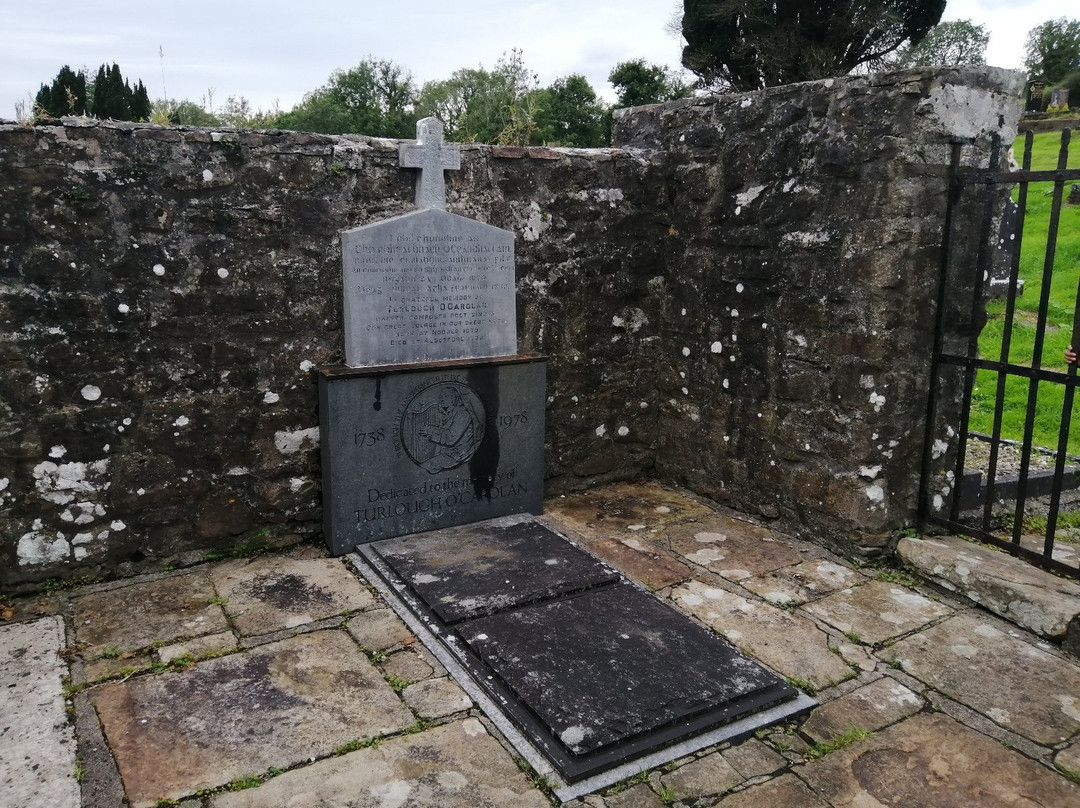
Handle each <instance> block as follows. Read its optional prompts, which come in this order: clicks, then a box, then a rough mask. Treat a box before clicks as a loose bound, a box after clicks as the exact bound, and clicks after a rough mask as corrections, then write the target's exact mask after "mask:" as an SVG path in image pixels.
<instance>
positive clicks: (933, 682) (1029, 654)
mask: <svg viewBox="0 0 1080 808" xmlns="http://www.w3.org/2000/svg"><path fill="white" fill-rule="evenodd" d="M990 619H991V618H987V617H982V616H979V615H975V614H961V615H957V616H955V617H952V618H950V619H948V620H946V621H944V622H942V623H940V624H939V625H937V626H934V627H933V628H930V629H927V630H926V631H923V632H920V633H918V634H915V635H912V636H911V637H908V638H906V639H904V640H901V641H900V642H898V643H896V645H894V646H892V647H891V648H888V649H886V650H885V651H883V652H881V656H886V655H888V656H889V658H896V659H899V660H900V662H901V664H902V665H903V669H904V671H905V672H907V673H908V674H910V675H911V676H914V677H915V678H916V679H918V680H920V681H922V682H925V683H926V684H928V685H930V686H931V687H933V688H935V689H937V690H940V691H941V692H942V693H944V694H945V695H947V696H949V697H950V698H953V699H955V700H956V701H959V702H960V703H962V704H965V705H967V706H968V707H970V708H972V709H973V710H976V711H978V712H979V713H982V714H983V715H985V716H987V717H988V718H990V719H991V720H993V721H994V722H996V723H997V724H999V725H1001V726H1002V727H1005V728H1006V729H1009V730H1012V731H1013V732H1016V733H1018V734H1020V735H1022V736H1024V737H1025V738H1028V739H1030V740H1032V741H1035V742H1036V743H1041V744H1057V743H1060V742H1062V741H1065V740H1067V739H1069V738H1070V737H1072V735H1073V734H1075V733H1076V732H1077V731H1080V668H1078V667H1077V665H1076V664H1075V663H1072V662H1068V661H1065V660H1064V659H1062V658H1061V657H1059V656H1057V655H1055V654H1051V653H1049V652H1048V651H1044V650H1042V649H1040V648H1037V647H1035V646H1034V645H1032V644H1031V643H1028V642H1025V641H1024V640H1022V639H1021V638H1020V630H1019V629H1015V630H1014V631H1011V632H1008V633H1006V632H1005V631H1002V630H1000V629H999V628H997V627H995V626H994V625H993V624H992V623H991V622H990ZM1014 635H1015V636H1014Z"/></svg>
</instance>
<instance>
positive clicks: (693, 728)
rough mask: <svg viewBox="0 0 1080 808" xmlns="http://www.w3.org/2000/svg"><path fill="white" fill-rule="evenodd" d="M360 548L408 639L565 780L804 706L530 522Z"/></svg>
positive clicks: (601, 773)
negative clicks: (411, 634) (416, 639)
mask: <svg viewBox="0 0 1080 808" xmlns="http://www.w3.org/2000/svg"><path fill="white" fill-rule="evenodd" d="M357 550H358V552H359V554H360V556H362V561H360V563H361V564H362V565H363V566H365V567H366V568H370V570H369V571H370V572H371V573H373V574H375V575H376V576H377V579H376V580H378V579H381V580H379V581H378V583H380V585H381V588H382V591H383V592H384V594H385V595H387V597H388V598H389V599H390V601H391V604H392V605H394V606H395V608H398V609H399V611H400V613H401V614H402V616H403V617H405V619H406V621H407V622H409V624H410V626H412V627H413V629H414V630H416V631H417V633H418V636H420V637H421V639H422V640H423V641H424V642H425V643H427V644H428V645H429V647H430V648H432V650H433V652H434V653H436V655H437V656H438V655H439V654H442V655H444V656H442V657H441V658H442V659H443V661H444V664H447V666H448V668H449V669H450V670H451V671H452V672H454V674H455V676H459V677H461V678H459V681H461V683H462V685H463V686H464V687H465V688H466V690H469V691H470V693H472V694H474V697H476V695H477V694H478V693H483V694H484V700H486V702H487V703H488V705H489V708H490V707H495V708H496V709H497V710H498V711H500V713H501V716H502V717H501V718H496V717H493V720H495V721H496V723H498V721H499V720H509V721H510V723H511V724H512V725H513V726H514V727H515V730H514V732H515V733H516V732H521V733H523V734H524V736H525V738H527V739H528V740H527V743H526V746H529V747H530V748H532V749H533V750H538V753H539V754H541V755H543V756H544V757H546V758H547V760H548V761H549V762H550V763H551V764H553V765H554V766H555V769H556V770H557V771H558V773H559V775H560V776H561V777H562V778H564V779H565V780H566V782H567V783H571V784H576V783H587V782H594V781H596V780H603V778H605V777H610V776H611V772H612V771H613V770H616V769H619V770H622V771H625V768H620V767H625V766H626V765H629V763H628V762H630V761H635V760H638V759H649V760H652V761H656V759H657V758H658V757H660V758H663V756H664V754H665V753H664V751H663V750H665V749H668V748H670V749H672V750H677V751H676V752H675V755H676V756H678V755H685V754H687V753H688V750H689V751H692V750H693V749H695V748H702V747H703V746H704V745H706V741H704V740H703V741H702V742H701V743H702V745H701V746H694V739H695V738H702V739H708V741H707V743H709V744H712V743H718V742H719V741H720V740H733V739H735V738H739V737H745V736H746V735H748V734H750V733H751V732H753V731H754V730H755V729H757V728H758V727H760V726H763V725H765V724H766V723H772V722H775V721H779V720H784V719H786V718H788V717H790V716H792V715H795V714H798V713H801V712H805V711H806V710H807V709H809V707H810V706H813V704H814V702H813V700H812V699H809V698H808V697H807V696H805V695H803V694H801V693H799V691H798V690H796V689H795V688H794V687H792V686H790V685H788V684H787V683H786V682H784V681H783V680H782V679H780V678H779V677H778V676H776V675H775V674H773V673H772V672H771V671H769V670H767V669H766V668H764V667H763V666H761V665H759V664H758V663H756V662H754V661H753V660H751V659H748V658H747V657H745V656H743V655H742V654H740V653H739V652H738V651H737V650H736V649H735V648H734V647H732V646H731V645H729V644H728V643H727V642H726V641H725V640H724V639H722V638H721V637H719V636H718V635H716V634H714V633H713V632H711V631H709V630H708V629H706V628H705V627H703V626H701V625H700V624H698V623H696V622H695V621H694V620H692V619H691V618H690V617H688V616H686V615H685V614H683V613H682V612H679V611H678V610H676V609H675V608H674V607H672V606H671V605H670V604H668V603H666V602H664V601H661V600H659V599H658V598H656V597H655V596H653V595H651V594H649V593H648V592H645V591H644V590H642V589H640V588H638V587H637V586H636V585H634V584H633V583H631V582H630V581H628V580H627V579H625V578H624V577H622V576H617V575H616V576H614V577H613V576H612V570H611V569H610V568H608V567H607V566H606V565H604V564H602V563H600V562H598V561H597V560H596V559H594V558H592V557H591V556H590V555H588V554H587V553H585V552H584V551H583V550H581V549H580V548H578V547H577V546H575V545H573V543H571V542H570V541H569V540H567V539H566V538H565V537H563V536H560V535H559V534H558V533H556V532H555V531H553V530H551V529H550V528H548V527H547V526H545V525H541V524H539V523H538V522H536V521H535V520H533V519H532V518H531V517H529V516H527V515H518V516H511V517H503V518H500V519H494V520H491V521H490V522H488V523H485V524H479V525H470V526H468V528H455V529H446V530H440V531H433V532H432V533H429V534H422V535H416V536H410V537H408V539H389V540H384V541H381V542H375V543H369V544H362V545H359V546H358V547H357ZM549 560H550V561H556V562H557V563H554V564H546V563H544V562H545V561H549ZM564 565H565V566H568V567H569V566H576V567H577V568H576V569H562V567H564ZM577 565H580V566H577ZM474 567H475V569H474ZM539 567H544V568H545V569H539ZM533 575H536V576H538V577H537V579H536V580H535V581H534V580H530V579H531V576H533ZM500 581H501V584H500ZM443 615H451V617H452V619H453V620H454V621H455V622H453V623H451V622H449V621H448V620H446V619H444V618H443ZM451 659H452V660H454V662H453V664H451V663H450V661H449V660H451ZM455 667H457V670H456V671H455ZM482 703H483V701H482ZM489 708H485V709H489ZM759 715H760V716H767V718H766V717H761V718H758V716H759ZM728 727H730V729H728ZM511 734H513V733H511ZM515 744H516V742H515ZM520 749H521V747H519V750H520ZM522 754H526V752H524V751H523V752H522ZM526 757H528V755H527V754H526ZM666 759H668V760H670V759H673V758H666ZM652 765H657V764H656V763H655V762H654V763H653V764H652ZM621 776H628V775H626V774H623V775H621ZM610 782H614V781H613V780H611V781H610ZM582 787H586V786H584V785H583V786H582ZM567 788H570V787H567ZM577 788H578V786H573V789H577ZM556 793H557V794H559V793H561V794H570V793H575V794H581V793H587V792H586V791H574V790H570V791H567V790H566V789H564V790H563V791H559V790H557V791H556ZM567 798H569V797H567Z"/></svg>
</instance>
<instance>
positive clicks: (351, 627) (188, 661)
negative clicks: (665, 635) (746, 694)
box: [0, 483, 1080, 808]
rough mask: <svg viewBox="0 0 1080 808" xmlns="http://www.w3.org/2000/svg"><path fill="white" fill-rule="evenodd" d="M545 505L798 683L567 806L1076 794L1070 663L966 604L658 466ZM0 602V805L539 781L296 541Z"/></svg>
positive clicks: (509, 793)
mask: <svg viewBox="0 0 1080 808" xmlns="http://www.w3.org/2000/svg"><path fill="white" fill-rule="evenodd" d="M547 506H548V511H547V515H546V516H545V517H543V519H544V520H546V521H547V522H548V523H549V524H550V525H552V526H553V527H554V528H556V529H558V530H560V531H562V532H563V533H565V534H566V535H568V536H569V537H570V538H571V539H573V540H575V541H577V542H579V543H580V544H581V546H583V547H584V548H586V549H587V550H589V551H590V552H591V553H593V554H594V555H596V556H598V557H599V558H601V559H603V560H605V561H607V562H608V563H610V564H612V565H614V566H616V567H618V568H619V569H620V570H622V571H623V572H625V573H626V574H627V575H628V576H630V577H631V578H633V579H635V580H636V581H638V582H639V583H640V584H641V585H642V586H644V587H646V588H647V589H649V590H651V591H653V592H654V593H655V594H656V595H657V596H658V597H661V598H664V599H666V600H668V601H669V602H670V603H672V604H673V605H674V606H675V607H677V608H679V609H682V610H683V611H685V612H686V613H688V614H690V615H692V616H693V617H695V618H697V619H698V620H700V621H701V622H702V623H703V624H705V625H707V626H709V627H710V628H712V629H714V630H716V631H717V632H719V633H721V634H723V635H725V636H726V637H727V638H728V639H729V640H730V641H732V642H733V643H735V644H736V645H738V646H739V647H740V648H741V649H743V650H744V651H745V652H746V653H748V654H750V655H752V656H754V657H755V658H756V659H758V660H759V661H761V662H763V663H764V664H766V665H768V666H770V667H772V668H773V669H774V670H776V671H777V672H778V673H780V674H781V675H783V676H785V677H788V678H789V680H790V681H792V682H793V683H795V684H797V685H798V686H800V687H802V688H804V689H806V690H808V691H811V692H813V693H816V697H817V698H818V700H819V701H820V702H821V706H819V707H818V708H816V709H815V710H814V711H813V712H812V713H811V714H810V715H809V716H808V717H807V718H805V719H804V720H802V721H800V722H795V723H791V724H789V725H786V726H780V727H776V728H773V729H769V730H763V731H760V732H759V733H757V734H756V735H755V737H752V738H749V739H747V740H745V741H743V742H742V743H739V744H735V745H722V746H720V747H716V748H710V749H706V750H703V751H702V752H700V753H698V754H696V755H693V756H692V757H689V758H686V759H682V760H678V761H675V762H674V763H672V764H669V765H667V766H664V767H661V768H660V769H656V770H652V771H645V772H642V773H641V774H640V775H638V776H637V777H634V778H632V779H631V780H629V781H627V782H624V783H622V784H620V785H619V786H616V787H613V788H611V789H608V790H607V791H604V792H601V793H600V794H594V795H590V796H587V797H584V798H581V799H579V800H575V801H574V802H573V803H570V805H573V806H575V808H586V806H589V807H590V808H653V807H654V806H663V805H681V806H687V807H688V808H689V807H690V806H692V807H693V808H698V806H713V805H722V806H724V808H751V807H752V806H757V807H759V808H766V807H768V808H776V807H777V806H784V808H828V807H829V806H831V808H840V806H885V805H887V806H898V807H899V806H902V807H903V808H920V807H925V808H952V806H957V807H959V806H979V807H980V808H983V807H984V806H1044V808H1050V806H1053V807H1054V808H1069V807H1070V806H1077V807H1078V808H1080V785H1077V782H1080V660H1077V659H1076V658H1074V657H1072V656H1069V655H1067V654H1064V653H1062V652H1061V651H1060V650H1059V649H1057V648H1055V647H1053V646H1052V645H1050V644H1048V643H1046V642H1043V641H1041V640H1040V639H1039V638H1038V637H1036V636H1035V635H1032V634H1029V633H1027V632H1026V631H1024V630H1022V629H1020V628H1017V627H1016V626H1014V625H1013V624H1011V623H1007V622H1004V621H1002V620H1001V619H999V618H997V617H995V616H993V615H991V614H988V613H986V612H984V611H982V610H980V609H978V608H977V607H975V606H974V605H972V604H971V603H970V602H969V601H966V600H961V599H959V598H956V597H954V596H952V595H950V594H948V593H947V592H945V591H944V590H941V591H939V590H935V589H931V588H929V587H928V586H927V585H925V584H923V583H922V582H921V581H920V580H918V579H916V578H914V577H912V576H909V575H905V574H903V573H898V572H895V571H892V570H886V569H873V568H862V569H858V568H853V567H852V566H851V565H850V564H847V563H845V562H843V561H842V560H840V559H838V558H836V557H833V556H831V555H830V554H829V553H828V552H826V551H825V550H823V549H821V548H820V547H817V546H816V545H813V544H809V543H806V542H802V541H799V540H798V539H795V538H792V537H789V536H785V535H781V534H778V533H774V532H772V531H770V530H768V529H766V528H764V527H760V526H757V525H753V524H750V523H749V522H746V521H743V520H740V519H738V518H735V517H734V516H733V515H731V514H728V513H725V512H723V511H721V510H720V509H718V508H716V507H715V506H712V505H711V504H709V503H707V502H705V501H703V500H700V499H697V498H694V497H691V496H688V495H686V494H684V493H682V492H678V491H674V490H671V489H667V488H663V487H661V486H659V485H656V484H652V483H640V484H630V483H626V484H619V485H613V486H609V487H606V488H602V489H597V490H594V491H592V492H590V493H587V494H584V495H579V496H574V497H566V498H558V499H553V500H550V501H549V502H548V503H547ZM5 614H6V615H7V620H6V622H0V684H2V687H0V694H2V695H0V805H3V806H6V807H7V808H24V807H27V808H28V807H29V806H35V807H36V806H57V808H77V807H79V806H81V807H82V808H105V807H106V806H108V807H109V808H112V807H113V806H123V805H130V806H136V807H140V806H146V807H149V806H164V805H181V806H185V808H239V807H240V806H244V807H245V808H270V807H271V806H275V807H276V806H286V805H287V806H291V807H292V808H315V806H354V807H359V806H365V807H366V806H372V807H374V806H385V807H386V808H410V807H411V808H459V807H460V808H466V807H467V808H478V807H480V806H491V807H492V808H495V807H496V806H497V807H498V808H508V807H509V808H515V807H516V806H521V807H522V808H529V807H531V806H546V805H551V804H556V802H555V801H554V800H553V799H552V798H551V797H550V796H549V794H550V792H549V791H548V790H547V789H546V788H545V784H544V783H543V782H541V781H540V779H539V778H537V777H535V776H534V775H532V774H531V773H530V772H529V771H528V767H527V766H525V765H524V764H522V763H520V762H518V761H517V758H516V756H515V754H514V753H513V752H512V751H510V748H509V746H508V745H507V744H506V743H505V742H504V741H503V740H502V739H501V737H500V736H499V733H498V730H497V729H495V728H494V726H493V725H492V724H491V723H490V722H488V720H487V718H486V717H485V716H484V715H483V714H482V713H480V712H479V711H478V710H477V709H476V708H475V707H474V706H473V704H472V703H471V701H470V699H469V698H468V696H467V695H466V694H465V693H464V691H462V690H461V688H459V687H458V685H457V684H456V683H455V682H453V680H451V679H450V678H449V677H448V676H447V674H446V672H445V671H444V670H443V669H442V668H441V666H440V665H439V663H438V662H437V661H436V660H435V659H434V658H433V657H431V655H430V654H428V652H427V651H426V650H425V649H424V648H423V647H422V646H421V645H420V644H419V643H418V642H417V641H416V639H415V638H414V637H413V636H411V634H410V632H409V630H408V629H407V628H406V626H405V625H404V624H403V623H402V622H401V621H400V620H399V619H398V618H397V617H396V616H395V615H394V613H393V612H392V611H390V609H388V608H387V606H386V605H385V604H384V603H382V602H381V601H380V600H379V598H377V597H376V596H375V595H373V594H372V590H371V588H370V587H368V586H367V585H366V582H365V581H363V580H362V579H361V578H360V577H359V576H358V575H357V574H356V572H355V571H354V570H353V569H352V568H351V567H350V566H349V564H348V562H347V561H345V560H343V559H330V558H327V557H326V554H325V552H324V551H322V550H321V549H320V548H316V547H313V546H303V547H296V548H293V549H291V550H288V551H283V552H277V553H274V554H270V555H264V556H260V557H256V558H251V559H238V560H229V561H219V562H211V563H207V564H203V565H199V566H195V567H192V568H189V569H184V570H180V571H176V572H171V573H167V574H163V575H150V576H142V577H139V578H133V579H128V580H122V581H115V582H110V583H107V584H99V585H94V586H88V587H84V588H81V589H74V590H70V591H67V592H63V593H53V594H46V595H42V596H39V597H34V598H23V599H15V600H13V601H12V602H11V603H10V604H8V606H7V608H6V609H5Z"/></svg>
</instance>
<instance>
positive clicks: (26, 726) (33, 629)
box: [0, 616, 80, 808]
mask: <svg viewBox="0 0 1080 808" xmlns="http://www.w3.org/2000/svg"><path fill="white" fill-rule="evenodd" d="M64 645H65V643H64V627H63V623H62V622H61V620H60V618H59V617H57V616H53V617H43V618H41V619H39V620H34V621H32V622H29V623H15V624H13V625H7V626H0V805H3V806H5V808H39V806H49V808H79V804H80V795H79V784H78V782H76V780H75V738H74V735H73V733H72V728H71V726H70V724H69V723H68V719H67V714H66V712H65V705H64V691H63V685H62V683H61V679H62V677H63V676H64V675H65V674H67V666H66V665H65V664H64V662H63V660H61V659H60V649H61V648H63V647H64Z"/></svg>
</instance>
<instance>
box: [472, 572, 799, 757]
mask: <svg viewBox="0 0 1080 808" xmlns="http://www.w3.org/2000/svg"><path fill="white" fill-rule="evenodd" d="M459 632H460V634H461V636H462V637H463V638H464V639H465V641H466V642H467V643H468V644H469V647H470V648H471V649H472V650H473V652H474V653H475V654H476V655H477V656H478V657H479V658H480V659H481V661H483V662H484V663H485V664H486V665H487V666H489V667H490V668H491V669H492V670H493V671H494V672H495V673H496V674H497V675H498V676H499V677H500V678H502V680H503V681H504V682H505V683H506V684H507V685H508V686H509V688H510V689H511V690H512V691H513V692H514V694H515V695H516V696H517V697H518V698H519V699H520V700H521V701H523V702H524V703H525V704H527V705H528V706H529V708H530V709H531V710H532V711H533V712H534V713H535V714H536V715H537V717H539V718H540V720H541V721H543V723H544V725H545V726H546V727H547V728H548V730H549V731H550V732H551V733H552V735H554V736H555V737H556V738H558V739H559V740H560V742H561V743H562V744H563V745H564V746H565V747H566V748H567V749H568V750H569V751H570V752H572V753H573V754H574V755H584V754H588V753H590V752H595V751H596V750H598V749H602V748H604V747H606V746H610V745H611V744H616V743H620V742H623V741H626V740H628V739H630V738H634V737H637V736H639V735H642V734H644V733H647V732H651V731H653V730H656V729H660V728H662V727H665V726H668V725H672V724H676V723H678V722H680V721H683V720H686V719H688V718H692V717H694V716H697V715H700V714H703V713H707V712H708V713H713V714H714V716H715V718H716V719H717V720H718V721H719V720H720V719H724V720H730V719H732V718H736V717H738V716H740V715H743V714H744V713H746V712H748V711H749V710H751V709H754V708H755V707H758V706H760V704H759V703H758V700H757V699H755V697H757V696H764V697H765V701H766V702H767V703H770V704H771V703H773V702H775V701H778V700H780V699H781V698H783V697H785V696H794V695H795V691H794V689H793V688H791V687H790V686H788V685H785V684H781V683H779V681H778V680H777V677H776V676H775V675H774V674H772V673H770V672H768V671H767V670H765V669H764V668H762V667H761V666H760V665H758V664H757V663H755V662H752V661H751V660H749V659H747V658H746V657H744V656H743V655H742V654H740V653H739V652H738V651H737V650H735V649H734V648H733V647H732V646H730V645H728V644H727V643H726V642H725V641H724V640H722V639H720V638H719V637H718V636H716V635H715V634H713V633H712V632H710V631H708V630H707V629H705V628H703V627H701V626H700V625H698V624H696V623H694V622H693V621H692V620H690V619H689V618H688V617H686V615H684V614H682V613H681V612H678V611H676V610H675V609H673V608H672V607H670V606H668V605H667V604H665V603H663V602H661V601H659V600H657V599H656V598H655V597H653V596H652V595H650V594H648V593H647V592H643V591H642V590H640V589H638V588H637V587H636V586H633V585H632V584H629V583H625V582H623V583H619V584H617V585H614V586H607V587H603V588H600V589H592V590H589V591H587V592H583V593H581V594H578V595H574V596H571V597H567V598H563V599H560V600H557V601H551V602H548V603H542V604H537V605H535V606H531V607H527V608H523V609H515V610H512V611H508V612H504V613H501V614H496V615H493V616H491V617H486V618H481V619H477V620H472V621H469V622H468V623H467V624H465V625H463V626H462V627H460V628H459Z"/></svg>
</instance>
